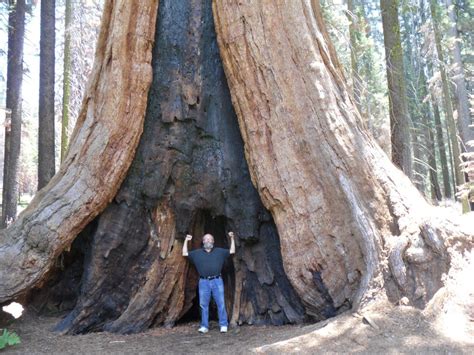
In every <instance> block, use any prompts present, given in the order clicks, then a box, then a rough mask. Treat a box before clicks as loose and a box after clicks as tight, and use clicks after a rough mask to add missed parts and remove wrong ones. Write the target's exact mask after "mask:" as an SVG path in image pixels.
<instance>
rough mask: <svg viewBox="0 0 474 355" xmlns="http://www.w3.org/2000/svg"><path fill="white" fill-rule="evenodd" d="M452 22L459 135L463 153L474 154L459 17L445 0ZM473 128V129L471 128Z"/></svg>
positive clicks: (453, 78)
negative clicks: (469, 143)
mask: <svg viewBox="0 0 474 355" xmlns="http://www.w3.org/2000/svg"><path fill="white" fill-rule="evenodd" d="M445 1H446V7H447V11H448V16H449V20H450V22H451V23H450V26H449V36H450V47H451V57H452V61H453V66H452V69H451V70H452V80H453V83H454V97H455V99H456V100H455V101H456V106H457V120H458V125H459V134H460V136H461V140H462V143H463V144H462V151H468V152H474V147H470V146H468V145H467V144H466V143H467V142H468V141H470V140H474V127H472V124H473V122H472V119H471V112H470V110H469V95H468V91H467V87H466V80H465V74H464V64H463V61H462V58H461V44H460V38H459V35H458V30H457V26H458V24H457V17H456V14H455V11H454V4H453V2H452V0H445ZM470 126H471V127H470Z"/></svg>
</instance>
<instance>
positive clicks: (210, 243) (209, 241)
mask: <svg viewBox="0 0 474 355" xmlns="http://www.w3.org/2000/svg"><path fill="white" fill-rule="evenodd" d="M202 243H203V246H204V249H212V248H213V247H214V237H213V236H212V235H211V234H206V235H205V236H204V237H203V238H202Z"/></svg>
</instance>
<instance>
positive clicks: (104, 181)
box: [0, 0, 157, 302]
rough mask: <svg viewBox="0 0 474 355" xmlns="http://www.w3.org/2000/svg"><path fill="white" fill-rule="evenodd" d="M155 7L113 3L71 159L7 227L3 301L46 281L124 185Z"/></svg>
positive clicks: (146, 2)
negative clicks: (56, 264)
mask: <svg viewBox="0 0 474 355" xmlns="http://www.w3.org/2000/svg"><path fill="white" fill-rule="evenodd" d="M156 7H157V0H143V1H142V2H141V3H140V6H134V5H133V4H132V2H128V1H122V2H112V1H109V2H107V4H106V6H105V11H104V16H103V18H102V29H101V33H100V36H99V40H98V45H97V53H96V64H95V68H94V71H93V73H92V76H91V80H90V82H89V87H88V90H87V92H86V95H85V99H84V104H83V107H82V111H81V113H80V115H79V118H78V123H77V125H76V128H75V131H74V132H73V137H72V139H71V145H70V148H69V151H68V154H67V156H66V159H65V161H64V162H63V164H62V165H61V168H60V171H59V172H58V173H57V174H56V175H55V176H54V177H53V179H52V180H51V181H50V182H49V183H48V185H46V186H45V187H44V188H43V189H42V190H41V191H39V192H38V193H37V194H36V196H35V197H34V199H33V200H32V201H31V203H30V205H29V206H28V208H27V209H25V211H23V212H22V213H21V214H20V216H19V217H18V219H17V220H16V221H15V223H14V224H12V225H10V226H9V227H8V228H7V229H4V230H1V231H0V255H1V258H0V302H3V301H5V300H7V299H11V298H12V297H16V296H18V295H20V294H23V293H24V292H25V291H26V290H28V289H29V288H31V287H32V286H34V285H36V284H38V283H39V282H41V281H42V280H43V279H44V278H45V275H46V273H47V272H48V271H49V270H50V269H51V267H52V265H53V264H54V261H55V260H56V258H57V257H58V255H59V254H60V253H61V252H62V251H63V250H64V249H65V248H67V247H68V246H70V245H71V243H72V241H73V240H74V238H75V237H76V235H77V234H78V233H79V232H80V231H81V230H82V229H83V228H84V227H85V226H86V225H87V224H88V223H89V222H90V221H91V220H93V219H94V217H95V216H97V214H98V213H99V212H100V211H101V210H102V209H103V208H105V207H106V205H107V203H108V202H110V200H111V199H112V198H113V197H114V196H115V194H116V192H117V190H118V188H119V187H120V183H121V182H122V180H123V178H124V177H125V175H126V172H127V169H128V167H129V166H130V163H131V161H132V159H133V156H134V153H135V149H136V147H137V144H138V141H139V137H140V134H141V132H142V129H143V119H144V114H145V108H146V101H147V96H146V95H147V92H148V88H149V85H150V82H151V77H152V72H151V67H150V62H151V49H152V44H153V38H154V37H153V36H154V31H155V26H154V24H155V18H156V17H155V12H156ZM117 92H119V93H120V95H117Z"/></svg>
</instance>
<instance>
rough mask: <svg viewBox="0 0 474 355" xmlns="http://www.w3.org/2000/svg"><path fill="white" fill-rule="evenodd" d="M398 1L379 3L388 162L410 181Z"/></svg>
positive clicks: (406, 102)
mask: <svg viewBox="0 0 474 355" xmlns="http://www.w3.org/2000/svg"><path fill="white" fill-rule="evenodd" d="M398 6H399V1H398V0H395V1H391V0H381V1H380V9H381V12H382V24H383V38H384V44H385V60H386V66H387V82H388V99H389V108H390V130H391V140H392V161H393V162H394V164H395V165H396V166H398V167H399V168H400V169H402V170H403V172H404V173H405V174H406V175H407V176H408V177H410V178H411V177H412V174H413V172H412V169H413V161H412V146H411V127H412V123H411V118H410V115H409V113H408V101H407V100H408V97H407V89H406V82H405V76H404V74H405V70H404V68H403V67H404V66H403V50H402V43H401V38H400V23H399V19H398Z"/></svg>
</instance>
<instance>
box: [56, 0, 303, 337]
mask: <svg viewBox="0 0 474 355" xmlns="http://www.w3.org/2000/svg"><path fill="white" fill-rule="evenodd" d="M155 43H156V45H155V50H154V54H153V58H154V59H153V69H154V77H153V83H152V86H151V89H150V92H149V102H148V110H147V115H146V118H145V130H144V133H143V135H142V137H141V141H140V145H139V148H138V150H137V154H136V156H135V158H134V161H133V163H132V166H131V168H130V170H129V172H128V174H127V178H126V179H125V181H124V183H123V184H122V186H121V188H120V190H119V192H118V193H117V195H116V197H115V199H114V201H113V202H112V203H111V204H109V205H108V207H107V208H106V210H105V211H104V212H103V213H102V214H101V215H100V216H99V217H98V218H97V220H96V221H95V222H94V223H96V224H97V228H96V230H95V232H93V233H92V234H91V240H92V241H91V247H90V251H89V252H88V253H87V254H86V262H85V265H84V269H85V272H84V276H83V279H82V285H81V290H80V293H79V297H78V301H77V303H76V306H75V308H74V309H73V310H72V311H71V313H70V314H69V315H68V316H67V317H66V318H65V319H64V320H63V321H62V322H61V323H60V324H59V325H58V326H57V328H56V329H57V330H59V331H61V332H64V333H70V334H74V333H84V332H87V331H97V330H106V331H113V332H120V333H133V332H137V331H141V330H143V329H146V328H148V327H150V326H152V325H159V324H164V325H165V326H172V325H173V324H174V323H175V322H176V321H177V320H179V319H181V318H183V317H184V318H193V317H197V316H198V314H197V311H198V309H197V306H198V302H197V298H196V287H197V281H198V280H197V274H196V271H195V270H194V269H193V268H189V264H188V262H187V260H186V258H184V257H182V256H181V248H182V241H183V237H184V235H185V233H191V234H193V235H194V236H195V238H194V239H193V245H192V248H197V247H199V246H200V239H201V238H202V235H204V233H212V234H214V235H215V237H216V243H217V245H218V246H221V247H222V246H226V245H227V241H226V240H225V235H226V234H227V233H226V232H227V231H229V230H233V231H235V233H236V235H237V236H238V241H239V243H238V244H239V247H238V250H237V254H236V256H235V257H233V260H232V261H231V262H228V263H227V264H226V266H225V268H224V272H223V275H224V279H225V284H226V303H227V306H228V310H229V316H230V321H231V324H241V323H249V324H267V323H269V324H277V325H279V324H284V323H288V322H291V323H294V322H301V321H302V320H303V319H304V309H303V307H302V305H301V304H300V302H299V300H298V297H297V295H296V294H295V293H294V291H293V290H292V288H291V286H290V284H289V282H288V280H287V278H286V275H285V273H284V271H283V266H282V262H281V255H280V252H279V242H278V234H277V231H276V228H275V225H274V223H273V221H272V219H271V216H270V214H269V213H268V212H267V211H265V209H264V208H263V205H262V204H261V202H260V199H259V196H258V194H257V192H256V190H255V188H254V187H253V186H252V183H251V181H250V176H249V173H248V169H247V165H246V162H245V157H244V151H243V143H242V140H241V137H240V133H239V128H238V124H237V119H236V117H235V113H234V111H233V110H232V104H231V101H230V94H229V91H228V88H227V84H226V79H225V75H224V72H223V69H222V66H221V64H220V57H219V51H218V47H217V42H216V39H215V33H214V26H213V18H212V9H211V2H210V1H205V2H201V1H191V2H175V1H168V0H162V1H161V2H160V8H159V12H158V20H157V30H156V40H155Z"/></svg>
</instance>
